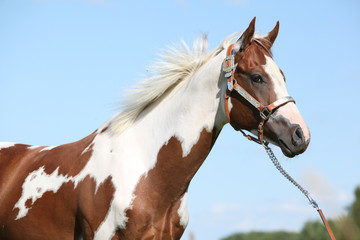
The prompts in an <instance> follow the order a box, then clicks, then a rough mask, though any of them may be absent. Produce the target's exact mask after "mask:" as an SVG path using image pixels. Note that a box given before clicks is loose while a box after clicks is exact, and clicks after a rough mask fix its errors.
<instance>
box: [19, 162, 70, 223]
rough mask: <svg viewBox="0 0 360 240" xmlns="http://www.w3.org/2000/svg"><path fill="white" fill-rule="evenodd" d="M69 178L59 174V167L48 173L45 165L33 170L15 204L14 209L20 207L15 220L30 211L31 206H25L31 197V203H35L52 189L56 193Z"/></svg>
mask: <svg viewBox="0 0 360 240" xmlns="http://www.w3.org/2000/svg"><path fill="white" fill-rule="evenodd" d="M69 180H70V179H69V178H68V177H67V176H64V175H62V174H60V175H59V168H57V169H56V170H55V171H54V172H53V173H51V174H46V173H45V169H44V167H40V168H39V169H38V170H36V171H33V172H31V173H30V174H29V175H28V176H27V177H26V179H25V182H24V183H23V185H22V194H21V197H20V199H19V200H18V202H17V203H16V204H15V206H14V209H15V208H18V209H19V212H18V214H17V216H16V219H15V220H18V219H20V218H22V217H25V216H26V214H27V213H28V211H29V209H30V208H27V207H26V206H25V204H26V201H28V200H30V199H31V205H33V204H34V203H35V201H36V200H37V199H39V198H41V197H42V195H43V194H44V193H45V192H49V191H52V192H54V193H56V192H57V191H58V190H59V188H60V187H61V185H63V184H64V183H66V182H68V181H69Z"/></svg>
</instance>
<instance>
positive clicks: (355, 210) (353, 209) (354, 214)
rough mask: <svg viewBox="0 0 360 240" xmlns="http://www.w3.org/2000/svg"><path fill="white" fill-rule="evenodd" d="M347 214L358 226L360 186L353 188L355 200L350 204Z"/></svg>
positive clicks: (359, 225)
mask: <svg viewBox="0 0 360 240" xmlns="http://www.w3.org/2000/svg"><path fill="white" fill-rule="evenodd" d="M349 216H350V217H351V218H352V219H353V220H354V223H355V224H356V226H357V227H358V228H360V187H357V188H356V189H355V202H354V203H353V204H352V205H351V206H350V212H349Z"/></svg>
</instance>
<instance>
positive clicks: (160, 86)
mask: <svg viewBox="0 0 360 240" xmlns="http://www.w3.org/2000/svg"><path fill="white" fill-rule="evenodd" d="M236 35H237V34H232V35H230V36H228V37H227V38H225V39H224V40H223V41H222V42H221V44H220V45H219V46H218V47H217V48H215V49H213V50H211V51H209V52H206V50H207V45H208V41H207V35H206V34H203V35H202V36H201V37H199V38H197V39H196V40H195V41H194V42H193V47H192V48H190V47H189V46H188V45H187V44H186V43H185V42H184V41H182V44H181V45H179V46H175V47H168V48H167V49H165V50H164V51H163V54H159V56H160V57H161V60H158V61H157V62H155V63H154V64H153V65H151V66H150V70H151V72H152V73H153V75H150V76H148V77H146V78H145V79H144V80H142V81H140V82H139V83H137V84H136V86H135V87H134V88H132V89H130V90H128V91H127V92H126V94H125V95H124V100H123V101H121V102H120V106H121V109H122V111H121V112H120V113H119V114H117V115H116V116H115V117H114V118H113V119H112V120H111V121H110V127H111V130H112V131H113V132H116V133H121V132H123V131H124V130H126V129H127V128H129V127H131V125H132V124H133V123H134V122H135V121H136V119H137V118H138V117H139V115H140V114H141V113H142V112H143V111H144V110H145V109H146V108H147V107H148V106H150V105H151V104H153V103H155V102H156V101H157V100H158V99H159V98H160V97H161V96H162V95H163V94H164V93H165V92H167V91H168V90H169V89H172V88H174V87H175V86H177V85H178V84H179V83H180V82H184V81H188V80H189V79H190V77H189V76H191V75H192V74H193V73H195V72H196V71H197V70H198V69H199V68H200V67H201V66H203V65H204V64H206V63H207V62H208V61H209V60H211V59H212V58H214V57H215V56H217V55H218V54H219V53H220V52H221V51H223V50H224V49H226V48H227V47H228V46H229V45H230V44H231V42H233V39H234V37H235V36H236Z"/></svg>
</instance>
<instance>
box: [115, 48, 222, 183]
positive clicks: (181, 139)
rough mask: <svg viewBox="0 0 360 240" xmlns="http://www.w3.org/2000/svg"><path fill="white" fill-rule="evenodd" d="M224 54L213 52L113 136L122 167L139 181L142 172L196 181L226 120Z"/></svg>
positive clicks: (149, 174) (180, 180)
mask: <svg viewBox="0 0 360 240" xmlns="http://www.w3.org/2000/svg"><path fill="white" fill-rule="evenodd" d="M220 55H222V53H221V54H220ZM222 60H223V56H217V57H215V58H213V59H212V60H211V61H210V62H208V63H207V64H206V65H204V66H203V67H202V68H201V69H199V71H198V72H197V73H195V74H193V75H192V76H191V78H192V79H190V80H189V81H183V82H181V83H180V84H179V85H178V86H176V87H175V88H174V89H173V90H172V91H170V92H169V93H167V94H166V95H165V96H163V97H162V99H161V100H160V101H159V102H158V103H157V104H153V105H152V106H150V107H148V109H147V110H145V111H144V112H143V113H142V114H141V115H140V116H139V118H138V120H137V121H136V122H135V123H134V125H133V126H132V127H130V128H129V129H127V130H125V131H124V132H122V133H121V134H120V135H119V136H116V135H113V136H112V138H113V140H112V142H113V143H112V144H113V146H114V149H113V150H112V151H113V154H114V155H117V158H116V159H117V160H116V161H118V162H119V166H121V167H119V168H118V169H117V171H121V172H122V173H123V174H124V175H125V176H127V175H132V176H131V177H130V179H133V180H134V181H135V180H136V178H137V177H136V176H138V177H140V176H145V175H146V176H148V177H147V179H148V180H149V179H150V176H152V175H153V181H154V182H155V181H157V180H155V178H157V179H166V178H169V179H177V180H178V182H177V183H173V184H175V185H176V184H179V185H184V183H186V182H190V180H191V178H192V177H193V175H194V174H195V172H196V171H197V169H198V168H199V167H200V165H201V163H202V162H203V161H204V160H205V158H206V156H207V155H208V153H209V151H210V150H211V147H212V146H213V144H214V141H215V139H216V136H217V135H218V133H219V132H220V130H221V128H222V127H223V125H224V124H225V123H226V116H225V114H224V110H223V107H222V106H223V102H222V101H223V100H222V96H224V95H223V91H224V89H223V87H221V84H219V74H220V71H221V63H222ZM185 84H186V86H185ZM113 167H114V165H113ZM159 169H160V172H159ZM131 184H136V182H133V183H131ZM163 185H164V184H163ZM185 185H186V184H185Z"/></svg>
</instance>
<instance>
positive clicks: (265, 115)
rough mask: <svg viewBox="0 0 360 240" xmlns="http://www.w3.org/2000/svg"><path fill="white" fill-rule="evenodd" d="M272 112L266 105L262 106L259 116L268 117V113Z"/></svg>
mask: <svg viewBox="0 0 360 240" xmlns="http://www.w3.org/2000/svg"><path fill="white" fill-rule="evenodd" d="M271 114H272V111H270V110H269V109H268V108H267V106H264V109H263V110H262V111H261V112H260V117H261V118H262V119H264V120H266V119H268V118H269V117H270V115H271Z"/></svg>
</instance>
